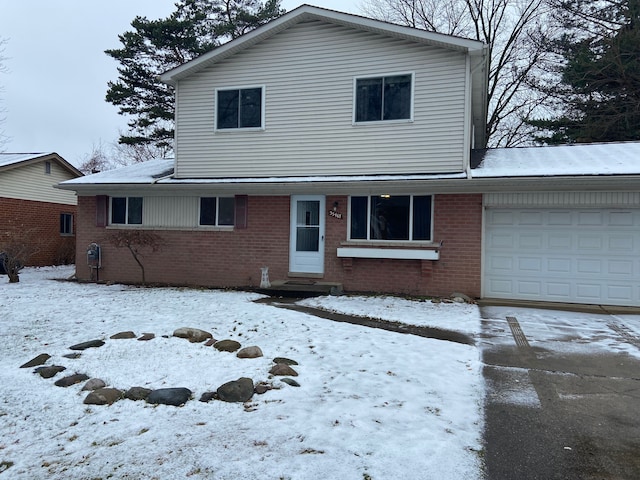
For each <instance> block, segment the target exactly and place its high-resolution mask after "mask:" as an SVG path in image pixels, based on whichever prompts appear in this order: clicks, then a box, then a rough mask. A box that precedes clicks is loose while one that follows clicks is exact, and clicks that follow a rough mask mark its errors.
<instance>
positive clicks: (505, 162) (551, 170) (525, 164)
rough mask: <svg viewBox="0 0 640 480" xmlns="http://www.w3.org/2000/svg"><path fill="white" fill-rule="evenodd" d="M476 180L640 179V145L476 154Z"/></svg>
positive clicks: (518, 149)
mask: <svg viewBox="0 0 640 480" xmlns="http://www.w3.org/2000/svg"><path fill="white" fill-rule="evenodd" d="M473 157H475V160H476V161H478V160H479V162H480V163H479V165H478V167H477V168H475V169H474V170H473V174H472V175H473V177H474V178H488V177H554V176H583V175H640V142H621V143H592V144H572V145H558V146H549V147H519V148H495V149H487V150H477V151H475V152H474V155H473Z"/></svg>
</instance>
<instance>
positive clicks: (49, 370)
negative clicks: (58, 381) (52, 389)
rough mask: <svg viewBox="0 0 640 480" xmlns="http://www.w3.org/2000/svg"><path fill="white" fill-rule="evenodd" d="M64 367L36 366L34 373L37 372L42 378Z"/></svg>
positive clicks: (54, 373) (51, 375)
mask: <svg viewBox="0 0 640 480" xmlns="http://www.w3.org/2000/svg"><path fill="white" fill-rule="evenodd" d="M66 369H67V368H66V367H61V366H60V365H52V366H51V367H38V368H36V369H35V370H34V373H37V374H39V375H40V376H41V377H42V378H51V377H55V376H56V375H57V374H58V373H59V372H62V371H64V370H66Z"/></svg>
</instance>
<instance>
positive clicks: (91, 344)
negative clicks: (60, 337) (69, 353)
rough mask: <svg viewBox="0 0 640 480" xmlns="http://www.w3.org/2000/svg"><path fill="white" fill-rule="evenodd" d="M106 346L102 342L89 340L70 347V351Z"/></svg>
mask: <svg viewBox="0 0 640 480" xmlns="http://www.w3.org/2000/svg"><path fill="white" fill-rule="evenodd" d="M103 345H104V342H103V341H102V340H89V341H88V342H82V343H78V344H76V345H73V346H71V347H69V349H70V350H86V349H87V348H98V347H101V346H103Z"/></svg>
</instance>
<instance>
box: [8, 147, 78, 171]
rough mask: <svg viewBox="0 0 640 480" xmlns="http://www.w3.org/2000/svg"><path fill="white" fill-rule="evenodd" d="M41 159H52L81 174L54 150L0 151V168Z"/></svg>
mask: <svg viewBox="0 0 640 480" xmlns="http://www.w3.org/2000/svg"><path fill="white" fill-rule="evenodd" d="M43 160H53V161H56V162H58V163H59V164H60V165H61V166H62V167H63V168H65V169H67V170H68V171H70V172H71V173H73V174H74V175H77V176H81V175H82V172H80V171H79V170H78V169H77V168H76V167H74V166H73V165H71V164H70V163H69V162H67V161H66V160H65V159H64V158H62V157H61V156H60V155H58V154H57V153H55V152H41V153H0V170H3V169H9V168H14V167H17V166H20V165H21V164H26V163H33V162H39V161H43Z"/></svg>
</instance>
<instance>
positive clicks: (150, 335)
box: [138, 333, 156, 342]
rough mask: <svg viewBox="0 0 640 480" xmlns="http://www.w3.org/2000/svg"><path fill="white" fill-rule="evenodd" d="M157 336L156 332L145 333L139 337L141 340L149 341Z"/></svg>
mask: <svg viewBox="0 0 640 480" xmlns="http://www.w3.org/2000/svg"><path fill="white" fill-rule="evenodd" d="M154 338H156V335H155V333H143V334H142V336H141V337H140V338H139V339H138V341H140V342H148V341H149V340H153V339H154Z"/></svg>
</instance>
